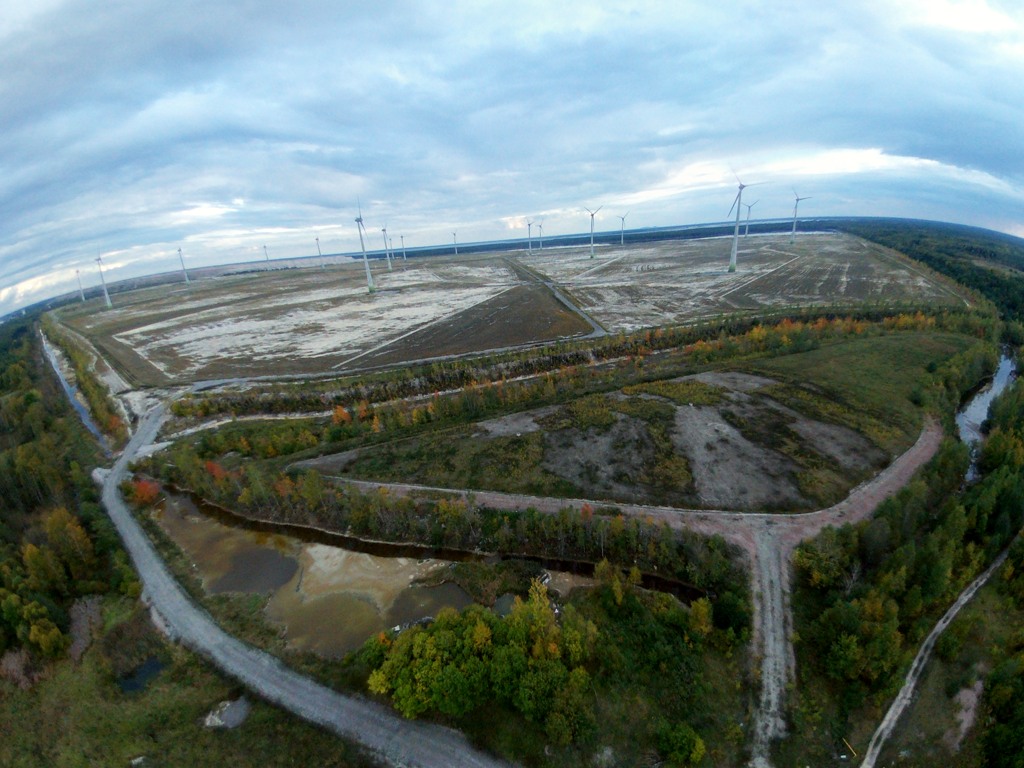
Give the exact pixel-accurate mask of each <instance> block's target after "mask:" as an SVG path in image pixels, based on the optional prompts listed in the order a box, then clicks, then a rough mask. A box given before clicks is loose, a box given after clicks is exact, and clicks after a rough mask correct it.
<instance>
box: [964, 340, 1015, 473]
mask: <svg viewBox="0 0 1024 768" xmlns="http://www.w3.org/2000/svg"><path fill="white" fill-rule="evenodd" d="M1016 377H1017V363H1016V361H1015V360H1014V359H1013V358H1012V357H1010V356H1009V355H1008V354H1007V353H1006V352H1005V351H1004V352H1003V354H1002V356H1000V358H999V367H998V368H996V372H995V374H994V375H993V376H992V380H991V381H990V382H988V383H987V384H985V386H983V387H982V388H981V389H980V390H978V391H977V392H976V393H975V394H974V395H973V396H972V397H971V398H970V399H969V400H968V401H967V402H966V403H965V404H964V406H963V407H962V408H961V409H960V410H959V411H957V414H956V428H957V432H958V434H959V436H960V440H961V441H962V442H963V443H965V444H966V445H967V446H969V447H970V449H971V466H970V467H969V468H968V470H967V477H966V479H967V482H973V481H974V480H977V479H978V447H979V445H980V444H981V442H982V441H983V440H984V438H985V435H984V433H983V432H982V427H983V426H984V424H985V419H987V418H988V409H989V407H990V406H991V405H992V401H993V400H995V399H996V398H997V397H998V396H999V395H1001V394H1002V393H1003V392H1004V391H1005V390H1006V388H1007V387H1008V386H1010V385H1011V384H1012V383H1013V382H1014V380H1015V379H1016Z"/></svg>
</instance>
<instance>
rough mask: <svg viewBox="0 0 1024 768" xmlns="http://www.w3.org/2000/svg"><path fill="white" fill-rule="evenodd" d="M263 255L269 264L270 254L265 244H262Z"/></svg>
mask: <svg viewBox="0 0 1024 768" xmlns="http://www.w3.org/2000/svg"><path fill="white" fill-rule="evenodd" d="M263 256H264V257H265V258H266V260H267V263H268V264H269V263H270V254H269V253H267V246H266V245H264V246H263Z"/></svg>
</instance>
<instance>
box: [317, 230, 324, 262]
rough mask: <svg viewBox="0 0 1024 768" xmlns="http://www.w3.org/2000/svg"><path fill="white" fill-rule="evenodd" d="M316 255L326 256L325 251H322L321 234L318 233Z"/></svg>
mask: <svg viewBox="0 0 1024 768" xmlns="http://www.w3.org/2000/svg"><path fill="white" fill-rule="evenodd" d="M316 255H317V256H319V257H320V258H323V257H324V255H323V253H322V252H321V251H320V236H319V235H317V237H316Z"/></svg>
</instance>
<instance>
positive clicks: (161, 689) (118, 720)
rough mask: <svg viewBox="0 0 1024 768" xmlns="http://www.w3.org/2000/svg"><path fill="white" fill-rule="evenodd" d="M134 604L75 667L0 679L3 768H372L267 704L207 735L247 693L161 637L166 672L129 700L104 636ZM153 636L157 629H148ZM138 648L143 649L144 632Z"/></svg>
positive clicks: (124, 609)
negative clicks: (25, 681)
mask: <svg viewBox="0 0 1024 768" xmlns="http://www.w3.org/2000/svg"><path fill="white" fill-rule="evenodd" d="M132 605H133V603H130V602H128V601H125V600H108V601H107V602H106V603H105V604H104V619H105V626H104V632H103V635H104V637H101V639H100V640H99V641H98V642H97V643H95V644H94V645H93V647H91V648H90V649H89V651H87V652H86V654H85V656H84V657H83V659H82V661H81V662H80V663H78V664H75V663H74V662H72V661H69V660H66V661H62V662H59V663H58V664H56V665H55V666H53V667H52V669H51V670H50V672H49V674H48V675H47V677H46V678H45V679H44V680H43V681H42V682H40V683H38V684H37V685H36V686H35V687H34V688H32V689H31V690H28V691H23V690H20V689H18V688H16V687H14V686H13V685H12V684H11V683H8V682H6V681H0V765H4V766H10V767H11V768H30V767H31V768H37V767H38V768H72V767H77V766H83V767H84V766H127V765H129V763H130V761H131V760H133V759H135V758H137V757H143V756H144V757H145V758H146V762H145V765H147V766H166V767H167V768H180V766H196V768H200V767H201V766H223V765H231V766H253V768H269V766H282V767H283V766H296V765H316V766H324V767H325V768H327V767H328V766H330V767H331V768H359V767H362V766H369V765H372V763H370V762H369V761H367V760H365V759H364V758H363V757H361V756H360V755H359V754H358V753H356V752H355V751H354V750H353V749H352V748H351V747H349V746H347V745H346V744H345V743H344V742H342V741H340V740H339V739H337V738H336V737H334V736H333V735H331V734H329V733H327V732H326V731H322V730H320V729H319V728H316V727H314V726H312V725H309V724H307V723H304V722H302V721H300V720H298V719H296V718H294V717H292V716H291V715H287V714H285V713H283V712H281V711H279V710H277V709H275V708H274V707H271V706H269V705H267V704H264V703H262V702H260V701H258V700H256V701H254V702H253V708H252V712H251V714H250V715H249V718H248V719H247V720H246V721H245V722H244V723H243V724H242V725H241V726H240V727H238V728H237V729H234V730H217V729H210V728H206V727H204V726H203V724H202V720H203V718H204V717H205V716H206V714H207V713H208V712H210V711H211V710H212V709H213V708H214V707H215V706H216V705H217V704H218V703H219V702H221V701H224V700H226V699H229V698H236V697H237V696H238V695H239V693H241V691H240V690H239V689H238V688H237V686H235V685H233V684H232V683H231V682H229V681H226V680H225V679H223V678H222V677H220V676H219V675H217V674H215V673H214V672H213V671H212V670H211V669H210V668H209V667H208V666H207V665H206V664H205V663H204V662H202V661H201V660H199V659H198V658H197V657H196V656H194V655H193V654H191V653H189V652H188V651H185V650H183V649H182V648H181V647H179V646H177V645H169V644H166V643H165V642H164V641H163V640H162V639H161V638H159V637H158V636H155V635H154V638H153V639H150V640H149V642H150V643H155V647H156V648H157V653H158V655H159V657H160V658H161V659H162V660H163V662H164V663H165V667H164V668H163V669H162V670H161V671H160V672H159V673H158V674H157V675H156V677H155V678H153V679H152V680H151V681H150V682H149V683H148V685H146V687H145V688H144V689H143V690H141V691H138V692H132V693H126V692H124V691H122V690H121V688H120V687H119V686H118V684H117V682H116V679H115V677H114V674H113V672H112V657H113V660H114V661H116V657H117V654H119V653H122V652H125V649H119V648H117V647H115V648H113V649H110V648H106V649H105V648H104V645H105V638H107V637H109V636H110V635H111V634H112V632H113V631H114V629H115V628H116V627H117V626H118V625H121V624H123V623H124V622H126V621H129V620H130V619H129V614H130V613H131V611H132ZM149 632H150V633H154V632H155V630H151V629H150V630H149ZM134 641H135V642H138V633H135V636H134Z"/></svg>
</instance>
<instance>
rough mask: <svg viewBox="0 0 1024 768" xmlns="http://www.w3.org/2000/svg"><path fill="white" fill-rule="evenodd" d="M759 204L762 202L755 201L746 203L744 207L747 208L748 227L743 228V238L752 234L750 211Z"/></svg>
mask: <svg viewBox="0 0 1024 768" xmlns="http://www.w3.org/2000/svg"><path fill="white" fill-rule="evenodd" d="M759 202H761V201H760V200H755V201H754V202H752V203H744V205H745V206H746V207H747V225H746V226H745V227H744V228H743V236H744V237H746V236H747V233H748V232H750V209H751V208H753V207H754V206H755V205H757V204H758V203H759Z"/></svg>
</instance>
